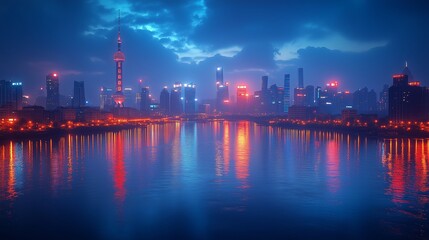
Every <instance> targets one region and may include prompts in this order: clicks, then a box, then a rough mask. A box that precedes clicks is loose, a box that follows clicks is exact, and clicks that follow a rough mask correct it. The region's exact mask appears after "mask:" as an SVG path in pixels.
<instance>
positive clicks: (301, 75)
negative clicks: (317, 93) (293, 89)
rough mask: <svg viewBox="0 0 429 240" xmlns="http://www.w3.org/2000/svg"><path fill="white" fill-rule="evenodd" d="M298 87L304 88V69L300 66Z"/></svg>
mask: <svg viewBox="0 0 429 240" xmlns="http://www.w3.org/2000/svg"><path fill="white" fill-rule="evenodd" d="M298 88H304V69H303V68H298Z"/></svg>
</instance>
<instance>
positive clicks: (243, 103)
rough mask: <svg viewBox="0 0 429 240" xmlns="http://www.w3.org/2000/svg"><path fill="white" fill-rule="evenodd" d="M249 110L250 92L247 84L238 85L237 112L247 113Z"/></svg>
mask: <svg viewBox="0 0 429 240" xmlns="http://www.w3.org/2000/svg"><path fill="white" fill-rule="evenodd" d="M248 110H249V93H248V92H247V86H246V85H239V86H237V105H236V112H237V113H247V112H248Z"/></svg>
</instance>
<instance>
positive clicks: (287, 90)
mask: <svg viewBox="0 0 429 240" xmlns="http://www.w3.org/2000/svg"><path fill="white" fill-rule="evenodd" d="M283 89H284V92H283V103H284V108H283V112H284V113H288V112H289V107H290V106H291V104H290V74H285V76H284V82H283Z"/></svg>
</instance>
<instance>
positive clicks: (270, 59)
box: [0, 0, 429, 105]
mask: <svg viewBox="0 0 429 240" xmlns="http://www.w3.org/2000/svg"><path fill="white" fill-rule="evenodd" d="M112 2H113V1H112ZM128 3H129V4H128V5H127V4H125V5H124V4H122V5H120V6H122V7H124V6H127V7H126V9H123V15H122V16H123V19H122V23H123V25H122V38H123V51H124V53H125V55H126V62H125V65H124V77H125V81H124V82H125V85H127V86H131V87H135V88H137V86H138V84H137V82H138V80H139V79H143V80H144V81H145V85H149V86H150V87H151V90H152V91H153V94H154V95H156V96H157V95H158V94H159V91H160V90H161V87H162V86H164V85H171V84H172V83H173V82H175V81H181V82H194V83H196V84H197V86H198V89H197V95H199V96H198V97H199V98H204V97H214V91H213V86H214V85H213V83H214V74H215V71H214V69H215V68H216V67H217V66H223V67H224V69H225V78H226V79H227V80H228V81H230V82H231V83H232V84H238V83H243V82H248V83H250V86H251V89H252V90H257V88H259V86H260V77H261V76H262V75H265V74H268V75H270V84H272V83H277V84H280V85H281V83H282V78H283V74H284V73H287V72H289V73H292V76H293V77H295V73H296V68H297V67H300V66H302V67H304V68H305V76H306V82H307V83H309V84H314V85H321V84H323V83H324V82H326V81H328V80H329V79H331V78H338V79H339V80H340V81H341V82H342V84H343V86H344V87H345V88H349V89H350V90H353V89H355V88H359V87H363V86H365V85H366V86H368V87H370V88H376V90H377V89H380V88H381V86H382V84H384V83H389V82H390V76H391V74H393V73H395V72H399V71H401V68H402V66H403V63H404V62H405V61H406V60H408V61H409V63H410V68H411V70H412V71H413V73H414V75H415V77H416V78H417V79H419V80H422V82H423V83H424V84H425V85H429V81H428V80H429V79H428V78H427V76H429V70H428V69H429V68H428V67H427V66H426V65H427V64H426V59H425V58H426V56H427V55H428V54H429V48H427V47H426V44H427V43H428V42H429V29H428V28H427V27H425V26H426V25H427V23H428V22H429V15H428V14H427V12H428V10H429V7H428V4H427V3H425V2H423V1H399V0H398V1H397V0H391V1H387V0H380V1H369V0H349V1H344V0H327V1H320V0H307V1H302V0H301V1H298V0H296V1H295V0H294V1H275V0H264V1H262V0H253V1H227V0H206V1H201V0H197V1H194V0H187V1H173V0H171V1H155V0H153V1H152V0H151V1H132V0H129V1H128ZM109 4H110V5H109ZM111 4H113V3H109V2H105V1H103V0H87V1H83V0H82V1H60V0H44V1H42V0H40V1H39V0H38V1H36V0H25V1H24V0H13V1H12V0H3V1H1V2H0V29H2V37H1V38H0V55H1V56H2V65H1V66H0V79H11V80H21V81H23V82H24V91H26V93H30V95H32V96H33V97H36V96H35V95H37V94H38V93H37V92H36V90H37V89H38V87H39V86H41V85H44V78H45V76H46V75H47V74H48V73H49V72H51V71H59V73H60V75H61V91H62V93H64V94H71V92H72V82H73V80H84V81H85V84H86V89H87V94H88V95H89V96H88V98H89V99H90V101H91V103H92V104H93V105H97V104H98V94H95V93H97V91H98V89H99V87H100V86H113V85H114V80H113V79H114V62H113V59H112V56H113V53H114V52H115V50H116V42H115V41H116V35H117V32H116V31H117V29H116V19H115V17H116V16H117V10H118V8H120V7H119V5H117V6H116V5H111ZM142 26H143V27H144V26H151V27H152V28H142ZM332 34H338V35H340V36H342V37H344V38H345V39H347V40H348V41H352V42H354V43H357V44H359V43H362V44H367V43H368V42H371V41H384V42H386V43H387V44H385V46H382V47H377V48H372V49H371V48H368V50H366V51H363V50H360V51H345V50H342V49H341V48H340V47H339V48H338V49H339V50H332V49H327V48H315V47H314V46H313V47H312V46H304V47H303V49H301V50H299V51H298V53H297V58H296V59H287V60H282V61H279V60H275V59H276V57H277V56H278V55H276V52H277V50H278V49H276V48H278V47H279V46H281V45H283V44H285V43H293V42H294V41H301V39H310V40H312V42H314V41H316V42H317V41H319V40H320V41H323V40H326V39H329V37H330V36H331V35H332ZM226 47H238V49H241V51H240V52H238V53H237V54H236V55H235V56H229V57H227V56H225V55H221V54H220V53H222V51H221V49H222V48H226ZM184 62H186V63H184ZM294 80H296V79H294V78H293V79H292V81H294ZM231 92H234V91H231ZM89 93H92V94H89Z"/></svg>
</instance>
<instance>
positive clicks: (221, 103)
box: [216, 67, 229, 112]
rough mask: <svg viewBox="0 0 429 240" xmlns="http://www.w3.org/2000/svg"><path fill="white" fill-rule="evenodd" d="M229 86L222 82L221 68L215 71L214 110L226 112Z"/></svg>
mask: <svg viewBox="0 0 429 240" xmlns="http://www.w3.org/2000/svg"><path fill="white" fill-rule="evenodd" d="M228 85H229V84H228V83H227V82H224V81H223V68H221V67H218V68H217V69H216V110H217V112H226V111H227V109H228V107H229V86H228Z"/></svg>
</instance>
